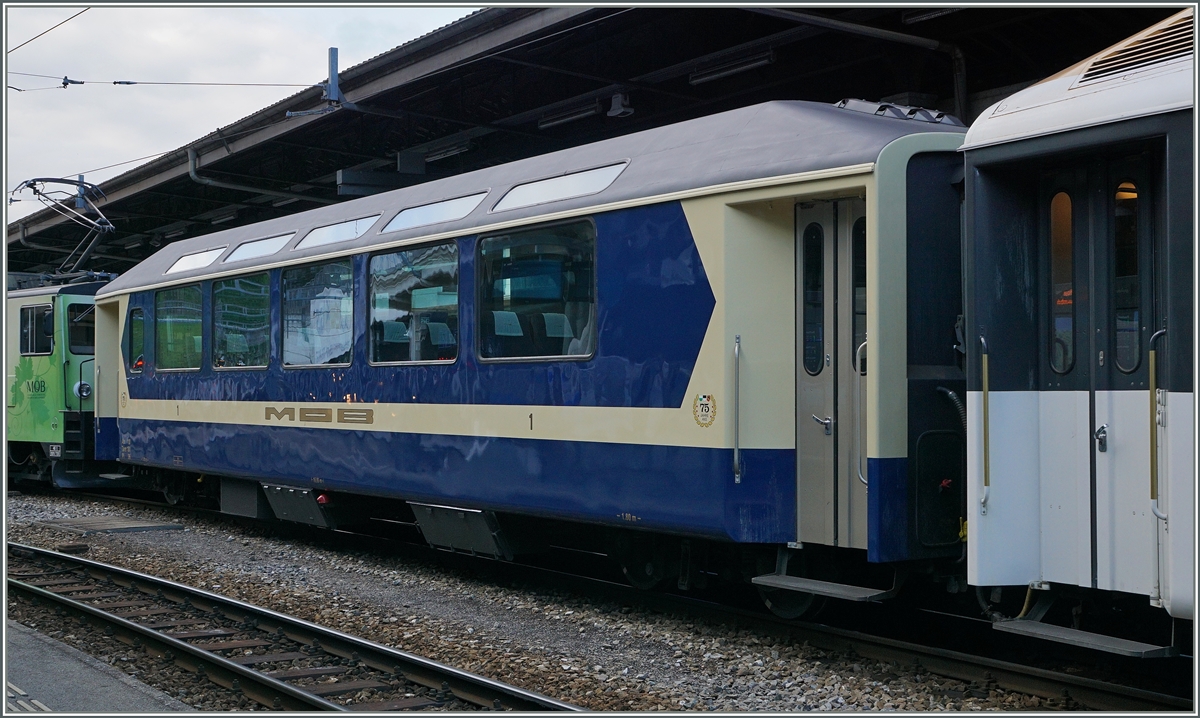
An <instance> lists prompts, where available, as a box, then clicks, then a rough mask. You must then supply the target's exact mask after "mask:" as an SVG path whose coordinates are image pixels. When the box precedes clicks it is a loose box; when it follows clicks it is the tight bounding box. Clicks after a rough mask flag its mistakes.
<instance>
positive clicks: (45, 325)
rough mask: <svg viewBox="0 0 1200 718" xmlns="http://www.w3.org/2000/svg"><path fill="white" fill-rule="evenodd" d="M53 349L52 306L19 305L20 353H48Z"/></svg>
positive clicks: (26, 354)
mask: <svg viewBox="0 0 1200 718" xmlns="http://www.w3.org/2000/svg"><path fill="white" fill-rule="evenodd" d="M52 351H54V307H52V306H51V305H49V304H39V305H37V306H35V307H21V354H23V355H25V356H29V355H31V354H49V353H50V352H52Z"/></svg>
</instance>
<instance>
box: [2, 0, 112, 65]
mask: <svg viewBox="0 0 1200 718" xmlns="http://www.w3.org/2000/svg"><path fill="white" fill-rule="evenodd" d="M88 10H91V8H90V7H85V8H84V9H82V10H80V11H79V12H77V13H75V14H74V15H72V16H71V17H69V18H67V19H66V20H63V21H62V22H60V23H58V24H57V25H55V26H54V27H52V28H50V30H53V29H54V28H57V27H62V26H63V25H66V24H67V23H69V22H71V21H72V20H74V19H75V18H77V17H79V16H80V15H82V14H84V13H85V12H87V11H88ZM50 30H45V31H43V32H40V33H38V34H36V35H34V36H33V37H31V38H29V39H28V40H26V41H25V42H23V43H21V44H20V45H17V46H16V47H14V48H13V49H12V50H9V51H8V52H6V53H4V54H6V55H8V54H10V53H13V52H15V51H17V50H20V49H21V48H23V47H25V46H26V45H28V44H29V43H31V42H33V41H34V40H36V39H38V38H39V37H41V36H42V35H45V34H46V33H48V32H50Z"/></svg>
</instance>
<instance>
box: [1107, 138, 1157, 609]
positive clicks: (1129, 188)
mask: <svg viewBox="0 0 1200 718" xmlns="http://www.w3.org/2000/svg"><path fill="white" fill-rule="evenodd" d="M1148 178H1149V172H1148V171H1147V162H1146V160H1145V158H1144V157H1134V158H1126V159H1121V160H1118V161H1112V162H1110V163H1109V165H1108V167H1107V172H1106V176H1105V177H1103V178H1102V180H1103V181H1104V183H1105V186H1104V191H1103V193H1100V192H1098V191H1097V192H1093V195H1092V196H1093V197H1095V198H1097V200H1100V199H1101V198H1102V200H1103V201H1102V203H1101V207H1100V208H1097V209H1101V210H1102V211H1103V213H1104V217H1105V221H1104V222H1097V223H1096V226H1097V227H1104V229H1105V232H1106V233H1105V234H1104V235H1102V236H1094V237H1093V238H1092V246H1093V248H1094V249H1093V251H1094V260H1093V262H1094V265H1093V270H1092V278H1093V282H1094V291H1093V297H1094V302H1093V307H1092V322H1093V324H1092V334H1094V335H1095V336H1096V347H1095V351H1093V352H1092V356H1091V357H1090V360H1091V362H1092V367H1093V368H1092V375H1093V376H1094V377H1095V380H1094V383H1093V386H1092V394H1093V397H1094V398H1093V402H1094V406H1095V419H1094V420H1093V422H1092V452H1093V456H1094V457H1095V487H1096V502H1095V507H1096V508H1095V512H1096V513H1095V524H1096V529H1095V531H1096V539H1095V540H1096V552H1095V556H1096V559H1095V561H1096V564H1095V567H1096V569H1095V581H1096V586H1097V588H1101V589H1108V590H1113V591H1126V592H1130V593H1138V594H1142V595H1147V594H1150V593H1151V592H1152V590H1153V587H1154V583H1155V582H1156V577H1157V575H1158V571H1157V570H1155V569H1156V568H1157V567H1156V565H1155V564H1156V562H1157V555H1158V554H1157V550H1156V549H1157V547H1156V545H1155V543H1156V541H1157V531H1158V523H1159V522H1158V520H1157V519H1156V518H1155V517H1154V514H1153V513H1152V511H1151V508H1150V451H1151V447H1150V419H1149V416H1150V394H1149V391H1150V389H1149V380H1150V372H1149V349H1150V342H1151V337H1153V336H1154V333H1155V331H1156V329H1161V328H1162V327H1161V324H1159V323H1158V322H1157V321H1156V314H1155V311H1154V296H1155V295H1154V271H1153V268H1154V246H1153V234H1152V231H1153V219H1154V218H1153V214H1154V213H1153V212H1152V211H1151V207H1153V206H1154V204H1153V197H1152V196H1151V192H1150V187H1149V184H1150V183H1149V181H1148ZM1159 341H1161V337H1160V338H1159V339H1157V340H1155V346H1154V348H1155V349H1156V350H1157V349H1161V348H1162V347H1160V346H1158V344H1157V343H1158V342H1159Z"/></svg>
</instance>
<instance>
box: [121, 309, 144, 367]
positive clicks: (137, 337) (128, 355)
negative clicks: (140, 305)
mask: <svg viewBox="0 0 1200 718" xmlns="http://www.w3.org/2000/svg"><path fill="white" fill-rule="evenodd" d="M123 344H124V349H125V365H126V366H127V367H129V373H131V374H140V373H142V368H143V367H145V366H146V317H145V314H144V313H143V312H142V310H141V309H131V310H130V311H129V331H128V333H127V334H126V335H125V341H124V343H123Z"/></svg>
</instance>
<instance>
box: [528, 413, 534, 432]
mask: <svg viewBox="0 0 1200 718" xmlns="http://www.w3.org/2000/svg"><path fill="white" fill-rule="evenodd" d="M529 430H530V431H533V414H530V415H529Z"/></svg>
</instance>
